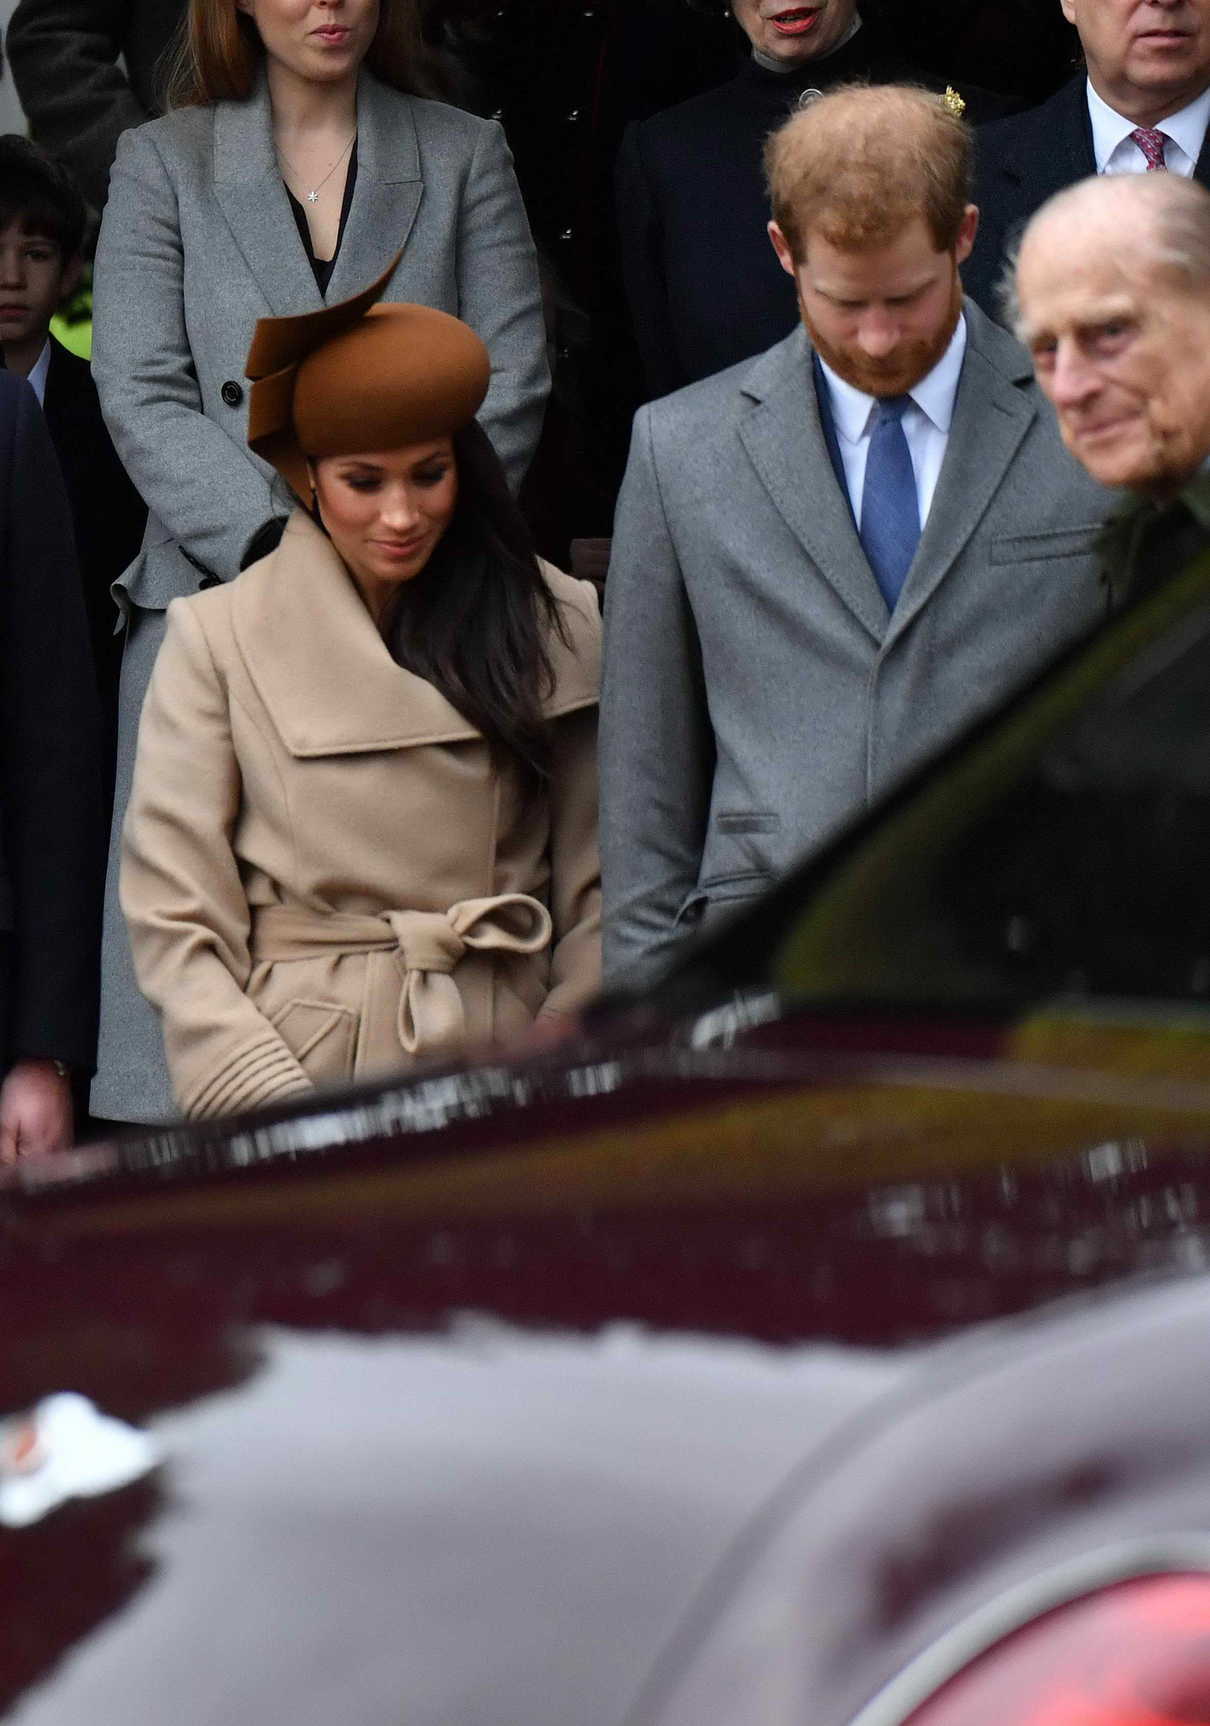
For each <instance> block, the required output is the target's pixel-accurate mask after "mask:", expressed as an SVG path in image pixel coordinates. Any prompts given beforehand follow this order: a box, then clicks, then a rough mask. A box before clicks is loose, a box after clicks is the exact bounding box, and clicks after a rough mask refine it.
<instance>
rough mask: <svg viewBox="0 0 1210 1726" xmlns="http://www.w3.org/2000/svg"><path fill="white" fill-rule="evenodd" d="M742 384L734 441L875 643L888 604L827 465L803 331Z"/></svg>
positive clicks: (760, 363) (769, 355)
mask: <svg viewBox="0 0 1210 1726" xmlns="http://www.w3.org/2000/svg"><path fill="white" fill-rule="evenodd" d="M743 389H744V394H745V395H746V396H748V397H749V399H750V401H751V403H752V405H751V407H750V409H749V411H748V412H747V414H745V415H744V417H743V418H742V419H741V420H740V426H739V435H740V440H741V442H742V443H743V445H744V448H745V449H746V450H747V452H748V455H749V457H750V459H751V461H752V465H753V467H754V468H755V469H756V472H757V474H758V475H759V477H760V480H761V483H762V484H763V485H764V487H765V490H766V491H767V492H768V494H769V496H770V498H771V499H772V501H773V504H774V507H775V508H776V509H777V511H778V513H779V514H780V515H781V517H782V519H783V520H784V521H785V522H786V525H787V526H788V527H789V528H790V530H791V531H792V532H793V534H794V535H795V537H796V538H797V539H798V540H799V541H800V543H801V544H802V547H803V549H804V550H805V551H806V553H807V555H808V557H809V558H810V559H811V561H812V563H813V564H814V565H815V566H816V568H817V569H818V570H819V572H820V574H821V575H822V576H823V577H824V578H825V579H826V580H827V581H828V582H830V584H831V585H832V587H833V588H834V589H835V590H836V593H837V594H838V596H839V597H840V599H841V600H842V601H843V602H844V604H845V605H846V606H847V607H848V609H849V610H850V611H851V612H852V613H853V616H854V617H855V618H856V619H857V620H858V622H859V623H861V624H862V626H863V627H864V628H865V629H866V630H867V631H868V632H869V634H870V635H871V636H873V638H874V640H875V641H881V640H882V638H883V635H884V634H885V632H886V627H887V608H886V602H885V600H884V599H883V597H882V595H881V593H880V592H879V591H878V584H877V582H876V581H875V580H874V576H873V573H872V571H871V569H870V566H869V563H868V562H867V561H866V556H865V553H864V551H863V550H862V548H861V541H860V540H859V539H858V538H857V531H856V529H855V527H854V526H853V517H852V513H851V512H850V509H849V506H848V502H847V500H846V498H845V497H844V496H843V495H842V493H841V490H840V487H839V485H838V484H837V482H836V477H835V475H834V473H833V471H832V462H831V458H830V456H829V455H828V448H827V443H826V441H825V438H824V431H823V426H822V424H821V422H820V417H819V402H818V399H817V397H816V394H815V385H814V381H813V378H812V375H811V348H810V344H809V343H808V341H807V338H806V335H805V333H804V332H803V331H801V330H796V331H795V332H794V334H793V335H792V336H789V337H788V338H787V339H786V341H784V342H780V343H779V344H778V346H777V347H775V348H773V349H771V350H770V352H769V353H767V354H764V355H762V356H761V358H760V359H759V360H757V362H756V363H755V365H754V366H753V367H752V370H751V371H750V372H749V374H748V376H747V378H746V379H745V380H744V385H743Z"/></svg>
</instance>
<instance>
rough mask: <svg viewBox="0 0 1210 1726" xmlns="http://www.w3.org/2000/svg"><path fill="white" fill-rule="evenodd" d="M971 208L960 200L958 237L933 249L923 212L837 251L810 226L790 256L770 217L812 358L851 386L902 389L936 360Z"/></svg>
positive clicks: (956, 293) (969, 240) (953, 310)
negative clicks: (797, 255)
mask: <svg viewBox="0 0 1210 1726" xmlns="http://www.w3.org/2000/svg"><path fill="white" fill-rule="evenodd" d="M978 219H979V218H978V212H977V211H976V210H975V208H974V206H973V205H971V206H969V207H968V209H967V212H966V216H965V217H964V219H963V226H962V231H961V233H960V234H959V238H958V245H957V247H956V249H955V250H954V251H952V252H939V251H937V250H936V247H935V245H934V243H933V236H932V234H931V233H930V232H929V229H928V225H927V223H926V222H925V220H924V218H923V216H914V217H913V218H912V220H911V221H910V222H909V223H908V225H907V226H906V227H905V228H903V229H902V230H901V232H900V233H899V234H898V235H897V236H896V238H895V239H894V240H892V241H890V242H889V243H888V244H886V245H881V246H871V247H869V248H867V249H865V250H863V251H845V250H842V249H841V248H840V247H838V246H834V245H832V244H831V242H830V241H828V240H825V239H824V238H822V236H820V235H818V234H808V235H807V237H806V245H805V256H804V258H803V259H802V261H801V262H800V263H796V262H795V260H794V257H793V255H792V253H791V251H790V248H789V245H788V244H787V242H786V239H785V236H784V235H783V233H782V231H781V229H780V228H779V227H778V226H777V223H776V222H771V223H770V224H769V236H770V238H771V239H772V241H773V246H774V249H775V251H776V252H777V255H778V258H779V259H780V261H781V266H782V268H783V269H784V270H785V271H786V272H787V273H788V274H789V275H792V276H793V277H794V281H795V284H796V285H797V288H798V304H799V309H800V311H801V312H802V319H803V323H804V324H805V325H806V326H807V333H808V335H809V336H810V337H811V340H812V342H813V343H814V345H815V349H816V351H817V353H818V354H819V356H820V358H821V359H823V360H826V361H827V363H828V364H829V365H830V366H831V367H832V369H833V371H835V372H837V373H838V374H839V376H840V377H842V378H844V380H845V381H846V383H850V384H852V385H853V386H854V388H855V389H859V390H864V391H865V392H866V394H867V395H872V396H897V395H903V394H904V393H905V392H906V391H907V390H910V389H911V388H912V386H913V385H914V384H917V383H919V382H920V379H921V378H922V377H924V376H926V374H927V373H928V372H930V371H932V369H933V367H934V366H935V365H936V363H937V361H938V360H939V359H940V358H941V356H942V354H943V353H944V352H945V350H946V348H947V347H948V346H949V342H950V338H951V336H952V335H953V333H954V329H955V327H956V325H957V322H958V317H959V314H960V312H961V310H962V284H961V282H960V281H959V278H958V266H959V264H961V263H962V262H963V260H964V259H966V258H968V257H969V256H970V251H971V246H972V245H973V244H974V238H975V228H976V225H977V223H978Z"/></svg>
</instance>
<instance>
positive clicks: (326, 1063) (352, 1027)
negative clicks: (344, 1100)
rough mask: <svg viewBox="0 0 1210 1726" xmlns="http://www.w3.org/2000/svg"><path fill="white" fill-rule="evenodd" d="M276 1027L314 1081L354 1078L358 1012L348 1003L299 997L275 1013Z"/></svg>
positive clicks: (324, 1082) (329, 1082) (337, 1081)
mask: <svg viewBox="0 0 1210 1726" xmlns="http://www.w3.org/2000/svg"><path fill="white" fill-rule="evenodd" d="M273 1028H274V1030H275V1031H276V1032H277V1034H278V1036H279V1037H280V1038H281V1040H282V1042H283V1043H285V1045H286V1047H287V1048H288V1049H289V1051H290V1053H291V1054H292V1055H293V1056H294V1058H295V1060H296V1061H297V1062H298V1064H299V1066H300V1067H301V1068H302V1069H303V1071H304V1072H305V1073H306V1075H307V1077H308V1078H309V1079H310V1080H311V1081H312V1082H313V1083H314V1084H316V1085H337V1084H342V1083H345V1082H347V1081H348V1080H350V1079H352V1077H353V1060H354V1055H355V1052H356V1049H357V1015H356V1013H354V1012H352V1011H350V1009H349V1008H348V1007H340V1006H337V1005H336V1004H335V1003H334V1002H332V1001H308V1000H305V999H303V998H301V997H299V998H297V999H295V1000H292V1001H287V1002H286V1005H285V1006H284V1007H282V1008H281V1010H280V1011H279V1012H278V1013H277V1014H276V1015H275V1016H274V1018H273Z"/></svg>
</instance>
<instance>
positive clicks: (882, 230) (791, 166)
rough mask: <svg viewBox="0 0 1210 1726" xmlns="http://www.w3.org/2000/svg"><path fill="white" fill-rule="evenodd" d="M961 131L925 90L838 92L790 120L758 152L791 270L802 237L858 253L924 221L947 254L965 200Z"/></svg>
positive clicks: (968, 165)
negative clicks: (918, 219) (820, 238)
mask: <svg viewBox="0 0 1210 1726" xmlns="http://www.w3.org/2000/svg"><path fill="white" fill-rule="evenodd" d="M973 174H974V150H973V147H972V143H971V134H970V129H969V127H968V126H967V125H966V123H965V122H964V121H963V120H961V119H960V118H959V117H958V116H957V115H955V114H952V113H951V112H950V111H949V109H948V108H947V107H946V106H945V105H944V103H943V101H942V99H941V98H940V97H939V96H936V95H934V94H933V92H932V91H931V90H924V89H920V88H919V87H917V86H915V85H911V84H869V85H866V84H846V85H842V86H840V87H838V88H837V89H835V90H831V91H829V92H828V94H827V95H826V96H819V97H817V98H816V99H815V100H814V101H813V102H812V103H811V105H810V106H809V107H808V108H805V109H804V110H803V111H802V112H801V113H799V114H795V115H793V116H792V117H791V118H790V119H789V120H787V121H786V123H785V125H784V126H781V127H780V128H779V129H778V130H777V131H776V132H774V133H773V135H772V136H771V137H770V139H769V140H768V142H767V144H766V145H765V176H766V179H767V181H768V185H769V198H770V201H771V203H772V205H773V216H774V220H775V221H776V222H777V225H778V227H779V228H780V229H781V231H782V233H783V234H784V235H785V236H786V240H787V241H788V243H789V246H790V250H791V251H792V253H793V254H794V257H795V259H796V261H798V262H800V263H801V261H802V259H803V255H804V252H805V248H806V238H807V234H808V232H810V231H816V232H818V233H820V234H822V236H823V237H824V238H825V239H826V240H827V241H828V243H829V244H830V245H834V246H838V247H840V248H842V249H843V250H846V251H862V250H865V249H866V248H867V247H869V246H880V245H885V244H886V243H887V242H888V241H890V240H893V239H895V238H896V236H897V235H898V234H900V233H902V231H903V229H904V228H905V227H906V226H907V224H908V223H909V222H910V221H911V220H912V219H913V217H916V216H923V217H924V220H925V222H926V223H927V224H928V228H929V232H930V233H931V234H932V236H933V240H934V243H935V245H936V247H937V250H938V251H941V252H948V251H952V250H953V248H954V246H955V245H956V244H957V241H958V230H959V228H960V227H961V224H962V216H963V212H964V211H965V209H966V207H967V205H968V204H969V203H970V201H971V186H972V181H973Z"/></svg>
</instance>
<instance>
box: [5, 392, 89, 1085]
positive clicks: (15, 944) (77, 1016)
mask: <svg viewBox="0 0 1210 1726" xmlns="http://www.w3.org/2000/svg"><path fill="white" fill-rule="evenodd" d="M0 577H2V579H0V653H2V654H3V660H2V663H0V931H3V936H2V943H0V950H2V954H3V957H2V961H0V1013H3V1016H4V1019H5V1034H4V1038H3V1048H4V1062H5V1064H7V1063H8V1062H9V1061H11V1060H13V1059H16V1058H17V1057H19V1056H37V1057H53V1058H57V1059H59V1060H64V1061H70V1062H71V1063H72V1065H73V1066H79V1067H91V1065H92V1062H93V1058H94V1052H95V1047H96V977H97V940H98V922H99V913H100V862H101V843H100V840H101V834H100V826H101V810H100V770H99V761H98V716H97V703H96V692H95V680H94V677H93V671H92V664H91V657H90V654H89V650H88V632H87V627H86V625H85V620H84V608H83V605H82V604H81V602H80V581H79V576H78V574H77V572H76V564H75V554H74V549H73V545H72V534H71V518H70V512H69V509H68V504H67V498H66V495H65V493H64V490H63V481H62V479H61V478H60V475H59V468H58V464H57V462H56V461H55V454H54V449H53V446H52V444H51V441H50V438H49V436H48V434H47V430H46V425H45V422H44V420H43V418H42V415H41V414H40V413H39V411H38V404H37V400H36V398H35V396H34V393H33V391H32V390H31V389H30V387H29V385H28V384H27V383H26V382H25V381H24V380H23V379H21V378H18V377H16V376H14V375H13V374H12V373H11V372H0Z"/></svg>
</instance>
